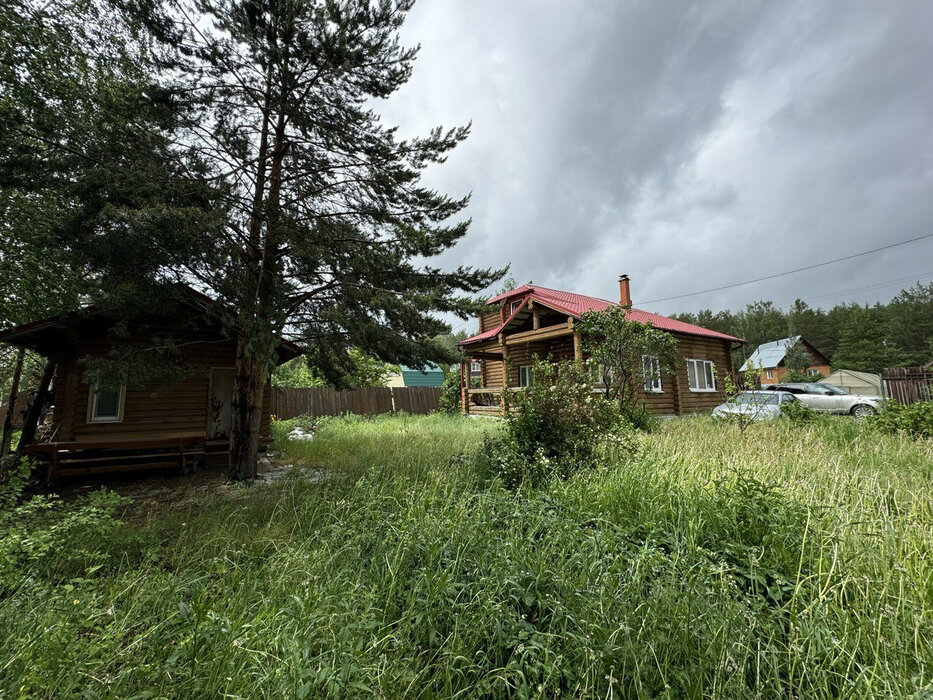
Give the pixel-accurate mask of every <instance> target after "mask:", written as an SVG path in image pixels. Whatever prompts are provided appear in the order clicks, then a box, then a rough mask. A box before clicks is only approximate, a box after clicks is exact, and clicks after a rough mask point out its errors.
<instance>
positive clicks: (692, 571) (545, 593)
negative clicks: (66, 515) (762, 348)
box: [0, 416, 933, 698]
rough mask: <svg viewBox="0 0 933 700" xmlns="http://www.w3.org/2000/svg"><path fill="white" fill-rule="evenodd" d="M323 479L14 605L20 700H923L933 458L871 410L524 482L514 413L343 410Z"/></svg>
mask: <svg viewBox="0 0 933 700" xmlns="http://www.w3.org/2000/svg"><path fill="white" fill-rule="evenodd" d="M282 427H283V426H279V427H278V429H277V430H278V433H279V437H280V440H279V442H278V445H277V448H278V450H279V452H280V455H281V457H280V458H281V459H282V460H284V461H288V462H291V463H297V464H302V465H305V466H308V467H314V468H318V469H325V470H328V473H329V474H330V475H331V476H330V477H329V478H327V479H325V480H323V481H320V482H313V483H312V482H310V481H307V480H302V479H300V478H289V479H286V480H284V481H282V482H279V483H277V484H274V485H271V486H257V487H251V488H236V489H227V490H224V491H223V493H218V494H217V495H214V496H212V497H210V498H209V499H207V500H206V501H204V502H197V503H192V504H191V505H190V506H189V508H188V509H187V510H186V511H181V512H178V511H175V512H172V513H170V514H166V515H165V516H164V517H162V518H160V519H158V520H156V521H154V522H153V523H151V524H150V525H147V526H145V527H143V528H140V529H130V528H127V529H126V532H125V533H124V535H123V538H122V539H121V540H118V541H115V542H110V543H106V547H108V548H109V549H108V551H110V552H111V553H112V554H113V555H114V556H113V559H112V562H111V564H109V565H108V566H105V567H103V568H101V569H98V570H95V571H93V572H90V573H88V574H87V575H86V576H84V577H81V578H78V579H74V578H69V579H62V578H56V577H55V576H54V575H50V574H48V573H47V572H46V573H42V574H40V573H32V572H27V574H26V575H24V578H23V581H22V583H21V584H20V586H19V587H18V588H17V589H15V590H13V591H9V592H8V593H7V594H6V597H5V598H4V599H3V600H2V601H0V687H2V688H3V689H5V690H6V691H7V693H8V694H10V695H23V696H30V695H45V696H54V697H63V696H71V695H75V696H79V697H80V696H85V697H209V696H225V697H269V698H272V697H276V698H277V697H369V696H380V697H438V696H452V697H518V698H524V697H557V696H561V697H669V698H682V697H695V698H702V697H730V698H748V697H761V698H771V697H788V698H790V697H799V698H835V697H866V698H867V697H903V698H908V697H919V696H920V695H919V694H921V693H922V692H924V690H923V689H926V692H930V689H931V687H933V686H931V682H933V556H931V555H933V488H931V487H933V447H931V444H930V443H929V442H923V441H908V440H902V439H897V438H894V437H890V436H882V435H877V434H874V433H872V432H870V431H868V430H866V429H865V428H864V426H858V425H856V423H855V422H854V421H851V420H839V421H820V422H819V423H818V424H815V425H812V426H804V427H798V428H792V427H790V426H788V425H785V424H784V423H782V422H778V423H776V424H774V425H762V426H758V425H756V426H753V427H752V428H751V429H750V430H749V431H748V432H747V433H746V434H745V436H744V437H740V436H739V434H738V432H737V431H736V432H734V433H733V432H731V430H730V429H729V428H728V427H726V428H724V427H723V426H721V425H718V424H715V423H713V422H712V421H711V420H708V419H703V418H700V419H685V420H677V421H671V422H668V423H665V424H664V426H663V428H662V429H661V430H660V431H659V432H658V433H655V434H651V435H646V436H644V437H642V438H640V440H639V447H638V451H637V453H636V454H634V455H627V454H618V455H607V457H606V458H605V459H604V461H603V464H602V465H601V466H600V467H599V468H597V469H595V470H592V471H589V472H586V473H583V474H580V475H578V476H577V477H575V478H572V479H570V480H569V481H566V482H563V483H554V484H552V485H551V486H549V487H547V488H543V489H539V490H529V491H525V492H520V493H518V494H515V493H512V492H510V491H508V490H506V489H504V488H502V487H501V486H500V485H499V484H498V483H496V482H495V481H490V480H489V479H488V478H487V477H486V476H484V475H482V474H479V473H477V472H476V471H475V470H474V469H473V468H472V467H471V466H470V465H471V460H469V459H468V458H464V457H463V456H462V455H464V454H465V453H468V452H470V451H471V450H473V449H476V447H477V446H478V445H479V444H480V442H481V439H482V436H483V434H484V432H486V431H490V430H496V429H497V426H496V424H495V423H493V422H486V421H471V420H466V419H460V418H452V417H442V416H430V417H423V418H413V417H407V418H406V417H398V418H380V419H377V420H373V421H360V420H332V421H327V422H325V423H324V424H323V425H322V426H320V428H319V430H318V431H317V432H316V434H315V437H314V439H313V440H311V441H309V442H302V443H297V442H291V443H289V442H287V441H285V440H282V439H281V436H282V434H283V433H284V430H282Z"/></svg>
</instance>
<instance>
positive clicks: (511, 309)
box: [509, 299, 522, 316]
mask: <svg viewBox="0 0 933 700" xmlns="http://www.w3.org/2000/svg"><path fill="white" fill-rule="evenodd" d="M521 305H522V300H521V299H519V300H518V301H513V302H512V303H511V304H509V316H511V315H512V314H514V313H515V309H517V308H518V307H519V306H521Z"/></svg>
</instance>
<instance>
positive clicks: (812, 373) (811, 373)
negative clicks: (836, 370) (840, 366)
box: [807, 369, 823, 377]
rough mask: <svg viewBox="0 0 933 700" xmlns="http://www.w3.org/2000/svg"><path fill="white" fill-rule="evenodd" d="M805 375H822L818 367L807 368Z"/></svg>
mask: <svg viewBox="0 0 933 700" xmlns="http://www.w3.org/2000/svg"><path fill="white" fill-rule="evenodd" d="M807 375H808V376H811V377H821V376H822V375H823V373H822V372H820V370H818V369H808V370H807Z"/></svg>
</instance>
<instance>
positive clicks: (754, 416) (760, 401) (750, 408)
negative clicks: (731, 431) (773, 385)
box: [713, 391, 797, 420]
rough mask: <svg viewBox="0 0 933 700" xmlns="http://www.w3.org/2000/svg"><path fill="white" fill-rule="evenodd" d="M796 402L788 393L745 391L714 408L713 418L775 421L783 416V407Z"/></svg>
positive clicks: (795, 398)
mask: <svg viewBox="0 0 933 700" xmlns="http://www.w3.org/2000/svg"><path fill="white" fill-rule="evenodd" d="M796 400H797V397H795V396H794V395H793V394H791V393H789V392H786V391H743V392H741V393H739V394H736V395H735V396H733V397H732V398H731V399H729V400H728V401H726V402H725V403H724V404H720V405H719V406H717V407H716V408H714V409H713V417H714V418H734V417H740V416H744V417H746V418H749V419H751V420H773V419H774V418H777V417H778V416H780V415H781V406H783V405H786V404H789V403H793V402H794V401H796Z"/></svg>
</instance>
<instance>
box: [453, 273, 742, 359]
mask: <svg viewBox="0 0 933 700" xmlns="http://www.w3.org/2000/svg"><path fill="white" fill-rule="evenodd" d="M517 296H524V299H523V300H522V305H521V306H520V307H518V308H517V309H516V310H515V313H513V314H511V315H510V316H509V317H508V318H507V319H506V321H505V323H502V324H500V325H498V326H496V327H495V328H492V329H490V330H488V331H484V332H482V333H480V334H479V335H474V336H473V337H472V338H467V339H466V340H462V341H460V343H459V344H458V345H467V344H473V343H479V342H481V341H483V340H488V339H490V338H495V337H496V336H497V335H499V333H500V332H501V331H502V330H503V329H504V328H505V327H506V326H508V325H509V322H510V321H511V320H512V319H513V318H514V317H515V314H517V313H518V312H519V311H520V310H521V309H522V308H523V307H524V306H525V304H527V303H528V300H529V299H534V300H536V301H540V302H541V303H542V304H544V305H545V306H550V307H553V308H554V309H556V310H558V311H562V312H564V313H566V314H568V315H570V316H573V317H575V318H580V316H582V315H583V314H585V313H586V312H587V311H605V310H606V309H608V308H609V307H610V306H618V302H614V301H609V300H607V299H600V298H599V297H589V296H586V295H584V294H574V293H573V292H564V291H561V290H560V289H549V288H548V287H539V286H538V285H533V284H523V285H522V286H520V287H516V288H515V289H510V290H509V291H507V292H504V293H503V294H499V295H497V296H494V297H493V298H492V299H490V300H489V301H487V302H486V304H487V306H488V305H491V304H495V303H497V302H500V301H504V300H506V299H510V298H512V297H517ZM628 318H629V319H631V320H632V321H638V322H639V323H650V324H651V325H652V326H654V327H655V328H659V329H661V330H663V331H671V332H674V333H685V334H686V335H698V336H702V337H704V338H718V339H720V340H731V341H734V342H737V343H744V342H745V341H744V340H742V339H741V338H736V337H735V336H732V335H727V334H725V333H719V332H718V331H711V330H709V329H708V328H702V327H701V326H695V325H693V324H692V323H684V322H683V321H677V320H675V319H673V318H668V317H667V316H661V315H660V314H653V313H651V312H650V311H642V310H641V309H635V308H633V309H632V310H631V311H629V313H628Z"/></svg>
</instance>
